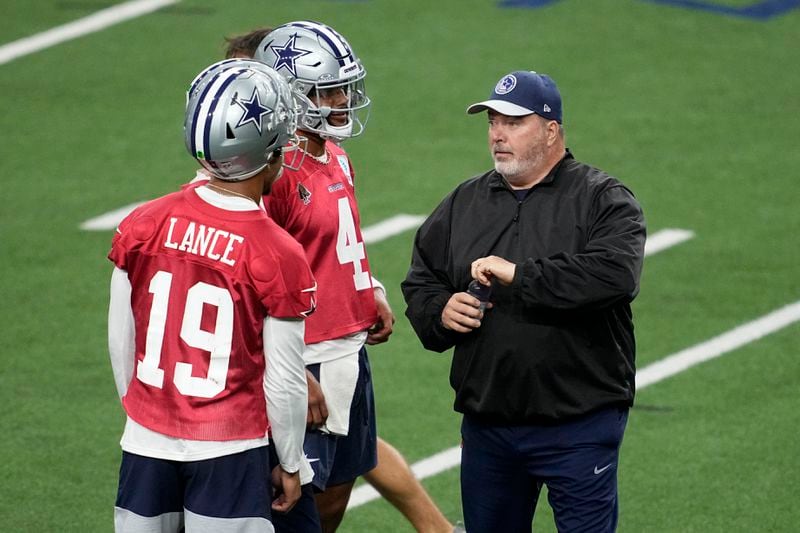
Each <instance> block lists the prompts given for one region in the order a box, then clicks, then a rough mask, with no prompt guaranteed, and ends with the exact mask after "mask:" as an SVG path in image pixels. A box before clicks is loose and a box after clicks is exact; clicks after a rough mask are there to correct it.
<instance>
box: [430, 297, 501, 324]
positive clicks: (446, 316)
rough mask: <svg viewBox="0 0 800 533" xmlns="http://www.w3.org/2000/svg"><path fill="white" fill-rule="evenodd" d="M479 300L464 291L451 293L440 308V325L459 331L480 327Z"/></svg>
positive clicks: (481, 314)
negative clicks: (442, 307)
mask: <svg viewBox="0 0 800 533" xmlns="http://www.w3.org/2000/svg"><path fill="white" fill-rule="evenodd" d="M480 303H481V302H480V300H478V299H477V298H475V297H474V296H472V295H471V294H469V293H466V292H457V293H455V294H453V295H452V296H451V297H450V299H449V300H447V304H446V305H445V306H444V309H442V325H443V326H444V327H445V328H447V329H451V330H453V331H457V332H459V333H469V332H470V331H472V330H473V329H475V328H479V327H481V319H482V318H483V313H482V312H481V310H480V308H479V306H480ZM489 305H490V306H491V304H489Z"/></svg>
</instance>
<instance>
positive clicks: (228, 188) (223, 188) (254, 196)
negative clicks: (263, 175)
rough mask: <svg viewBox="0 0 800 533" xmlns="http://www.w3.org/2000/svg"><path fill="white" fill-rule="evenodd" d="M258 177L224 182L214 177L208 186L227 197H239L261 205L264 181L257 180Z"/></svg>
mask: <svg viewBox="0 0 800 533" xmlns="http://www.w3.org/2000/svg"><path fill="white" fill-rule="evenodd" d="M257 177H258V176H257V175H256V176H253V178H250V179H247V180H244V181H223V180H221V179H218V178H215V177H212V178H211V179H210V180H209V182H208V183H207V184H206V186H207V187H208V188H210V189H211V190H213V191H216V192H218V193H220V194H224V195H225V196H237V197H239V198H245V199H247V200H252V201H253V202H255V203H256V204H259V202H261V194H262V193H263V190H264V183H263V179H255V178H257Z"/></svg>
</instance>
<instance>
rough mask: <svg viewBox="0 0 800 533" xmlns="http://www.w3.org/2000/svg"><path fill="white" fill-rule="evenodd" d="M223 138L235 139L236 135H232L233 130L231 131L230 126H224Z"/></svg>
mask: <svg viewBox="0 0 800 533" xmlns="http://www.w3.org/2000/svg"><path fill="white" fill-rule="evenodd" d="M225 137H226V138H227V139H235V138H236V135H234V134H233V130H232V129H231V125H230V124H225Z"/></svg>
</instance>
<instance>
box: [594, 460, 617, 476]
mask: <svg viewBox="0 0 800 533" xmlns="http://www.w3.org/2000/svg"><path fill="white" fill-rule="evenodd" d="M612 464H614V463H609V464H607V465H606V466H604V467H603V468H597V466H595V467H594V475H597V474H602V473H603V472H605V471H606V470H608V469H609V468H611V465H612Z"/></svg>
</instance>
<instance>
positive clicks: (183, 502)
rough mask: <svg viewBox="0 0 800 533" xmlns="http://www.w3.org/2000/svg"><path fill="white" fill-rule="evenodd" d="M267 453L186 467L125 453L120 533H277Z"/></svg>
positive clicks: (117, 516) (252, 452)
mask: <svg viewBox="0 0 800 533" xmlns="http://www.w3.org/2000/svg"><path fill="white" fill-rule="evenodd" d="M267 448H268V446H261V447H259V448H253V449H251V450H247V451H244V452H240V453H236V454H231V455H225V456H223V457H217V458H214V459H206V460H203V461H186V462H183V461H170V460H166V459H156V458H153V457H144V456H141V455H135V454H132V453H128V452H122V463H121V465H120V472H119V489H118V491H117V501H116V509H115V513H114V520H115V527H116V530H117V531H118V532H121V531H124V532H132V533H133V532H140V531H142V532H143V531H148V532H150V531H162V532H166V531H175V532H177V531H180V530H181V528H183V527H186V529H187V530H190V529H197V530H202V528H204V527H205V528H211V529H208V530H209V531H210V530H214V531H220V532H226V531H241V530H247V531H264V532H269V531H272V525H271V509H270V496H271V478H270V475H269V474H270V471H269V457H268V450H267ZM190 526H191V527H190ZM248 528H250V529H248Z"/></svg>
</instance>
